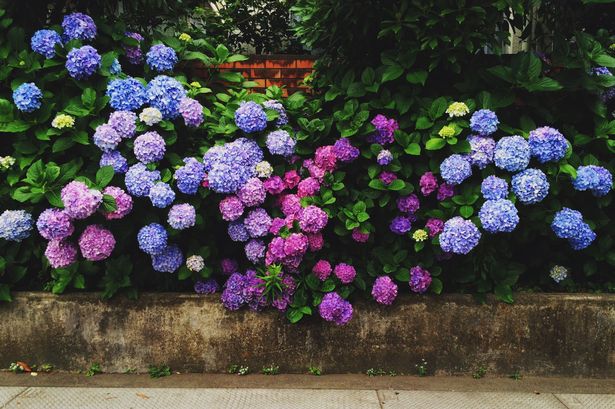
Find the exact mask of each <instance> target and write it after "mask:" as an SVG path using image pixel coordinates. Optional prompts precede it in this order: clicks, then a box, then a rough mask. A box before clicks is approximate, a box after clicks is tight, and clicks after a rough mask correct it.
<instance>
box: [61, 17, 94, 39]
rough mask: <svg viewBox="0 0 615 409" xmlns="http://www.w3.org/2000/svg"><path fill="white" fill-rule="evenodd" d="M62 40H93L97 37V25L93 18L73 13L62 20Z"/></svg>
mask: <svg viewBox="0 0 615 409" xmlns="http://www.w3.org/2000/svg"><path fill="white" fill-rule="evenodd" d="M62 30H64V32H63V33H62V38H63V39H64V41H65V42H68V41H70V40H77V39H78V40H93V39H94V38H95V37H96V24H94V20H93V19H92V17H90V16H88V15H87V14H83V13H71V14H67V15H66V16H64V20H62Z"/></svg>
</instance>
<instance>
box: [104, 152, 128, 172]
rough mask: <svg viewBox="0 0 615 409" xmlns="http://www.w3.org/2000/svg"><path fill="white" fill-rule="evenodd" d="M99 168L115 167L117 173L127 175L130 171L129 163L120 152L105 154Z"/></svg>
mask: <svg viewBox="0 0 615 409" xmlns="http://www.w3.org/2000/svg"><path fill="white" fill-rule="evenodd" d="M98 166H100V167H101V168H102V167H103V166H113V171H114V172H115V173H126V171H127V170H128V161H127V160H126V158H125V157H123V156H122V154H121V153H120V151H108V152H104V153H103V154H102V156H101V157H100V161H99V162H98Z"/></svg>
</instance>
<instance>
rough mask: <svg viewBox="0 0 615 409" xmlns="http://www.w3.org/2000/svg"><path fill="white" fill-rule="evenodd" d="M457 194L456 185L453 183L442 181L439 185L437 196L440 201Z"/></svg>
mask: <svg viewBox="0 0 615 409" xmlns="http://www.w3.org/2000/svg"><path fill="white" fill-rule="evenodd" d="M453 196H455V185H451V184H449V183H442V184H441V185H440V187H438V194H437V195H436V198H437V199H438V200H440V201H442V200H446V199H448V198H451V197H453Z"/></svg>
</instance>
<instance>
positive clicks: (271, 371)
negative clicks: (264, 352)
mask: <svg viewBox="0 0 615 409" xmlns="http://www.w3.org/2000/svg"><path fill="white" fill-rule="evenodd" d="M261 373H262V374H263V375H277V374H279V373H280V367H279V366H278V365H274V364H271V365H269V366H263V368H262V369H261Z"/></svg>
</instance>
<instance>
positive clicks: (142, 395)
mask: <svg viewBox="0 0 615 409" xmlns="http://www.w3.org/2000/svg"><path fill="white" fill-rule="evenodd" d="M137 396H138V397H140V398H141V399H149V396H147V395H146V394H144V393H137Z"/></svg>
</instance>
